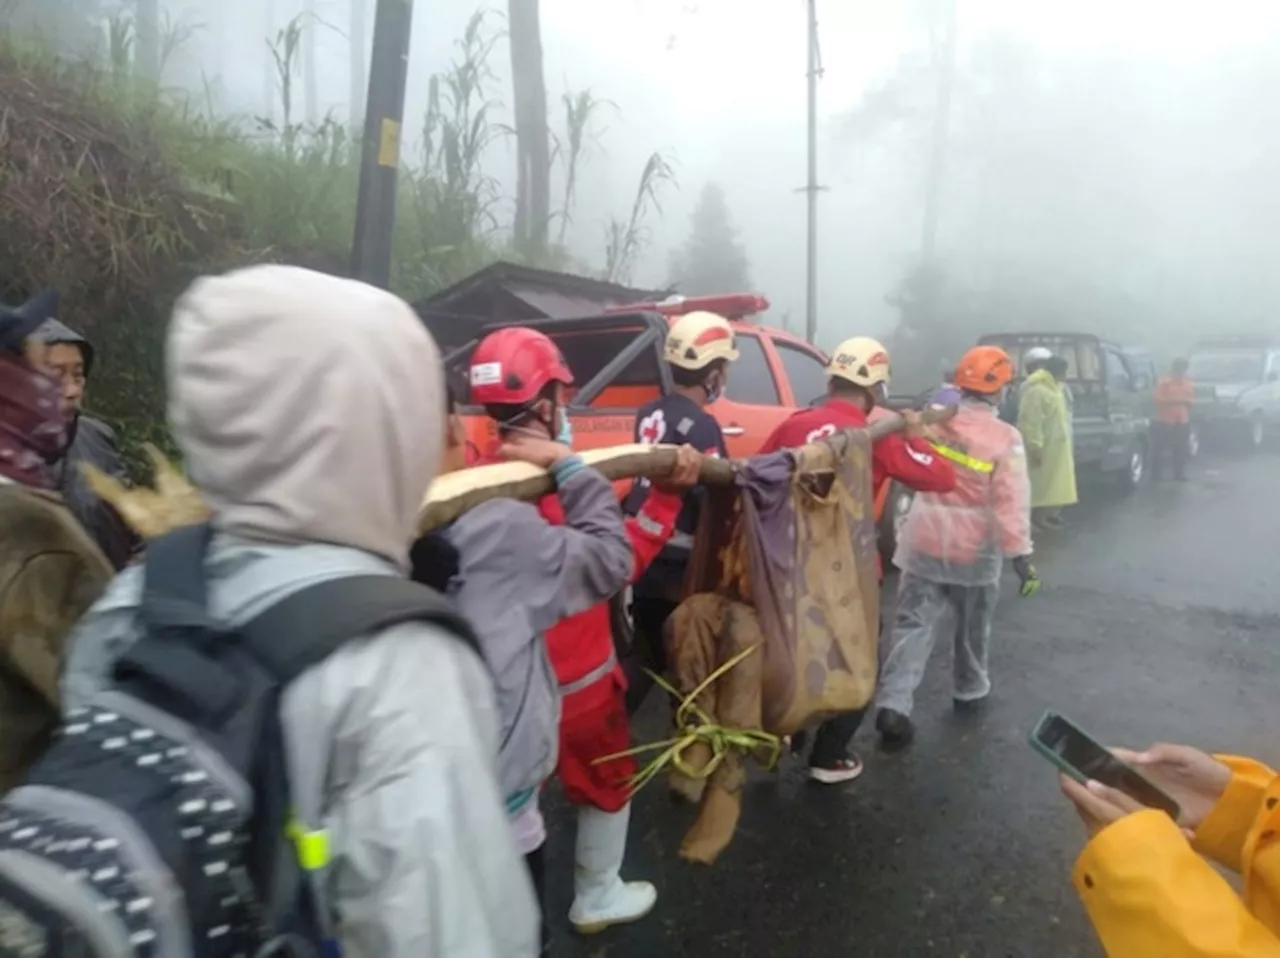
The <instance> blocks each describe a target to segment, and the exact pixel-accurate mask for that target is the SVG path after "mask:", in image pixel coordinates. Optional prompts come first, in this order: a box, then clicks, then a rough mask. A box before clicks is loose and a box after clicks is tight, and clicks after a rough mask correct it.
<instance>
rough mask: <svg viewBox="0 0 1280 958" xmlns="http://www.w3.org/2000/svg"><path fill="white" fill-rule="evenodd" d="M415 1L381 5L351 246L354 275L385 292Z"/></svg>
mask: <svg viewBox="0 0 1280 958" xmlns="http://www.w3.org/2000/svg"><path fill="white" fill-rule="evenodd" d="M412 27H413V0H378V3H377V8H376V10H375V12H374V22H373V56H372V58H371V60H370V64H371V66H370V70H369V97H368V100H367V102H366V106H365V120H364V150H363V153H362V155H361V162H360V192H359V194H358V195H357V197H356V231H355V238H354V241H353V242H352V245H351V275H352V276H354V277H355V278H356V279H360V280H364V281H365V282H366V283H370V284H372V285H374V286H381V287H382V288H383V289H385V288H387V287H388V286H389V285H390V284H391V241H392V236H393V234H394V231H395V221H396V176H397V174H398V172H399V166H400V128H401V125H402V124H403V122H404V88H405V83H406V81H407V79H408V72H409V34H410V31H411V29H412Z"/></svg>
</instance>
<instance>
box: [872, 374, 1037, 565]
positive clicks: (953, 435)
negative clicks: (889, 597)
mask: <svg viewBox="0 0 1280 958" xmlns="http://www.w3.org/2000/svg"><path fill="white" fill-rule="evenodd" d="M996 413H997V410H996V407H995V406H993V405H990V404H988V403H985V402H982V401H980V400H973V399H966V400H965V401H964V402H962V403H961V404H960V408H959V411H958V412H957V413H956V415H955V418H953V419H951V420H950V421H949V422H946V423H943V424H941V425H940V426H938V427H937V430H938V443H937V445H938V447H939V450H938V451H939V452H940V453H941V454H942V455H944V456H946V458H947V459H949V460H950V461H951V462H952V463H953V464H954V465H955V467H956V479H957V481H956V488H955V489H954V490H953V491H951V492H922V493H919V494H918V495H917V496H916V497H915V501H914V502H913V503H912V505H911V511H910V512H909V513H908V514H907V517H906V519H905V520H904V522H903V525H902V529H901V531H900V532H899V535H898V548H897V551H896V552H895V553H894V557H893V564H894V565H896V566H897V567H898V568H899V569H901V570H903V571H904V572H910V573H912V574H913V575H918V576H922V577H923V578H926V579H929V580H930V581H932V582H940V583H945V584H949V585H963V586H976V585H989V584H992V583H995V582H998V581H999V580H1000V570H1001V567H1002V566H1003V564H1004V560H1005V559H1006V558H1013V557H1015V556H1020V555H1029V554H1030V553H1031V513H1030V496H1031V487H1030V483H1029V481H1028V479H1027V462H1026V454H1025V452H1024V451H1023V447H1022V438H1021V436H1020V435H1019V434H1018V430H1017V429H1016V428H1015V427H1013V426H1011V425H1009V424H1008V423H1005V422H1002V421H1001V420H1000V419H999V417H998V416H997V414H996Z"/></svg>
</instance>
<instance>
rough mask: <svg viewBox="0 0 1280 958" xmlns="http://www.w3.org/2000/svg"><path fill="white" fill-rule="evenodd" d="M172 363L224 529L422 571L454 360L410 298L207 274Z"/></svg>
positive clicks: (180, 423) (265, 273) (264, 273)
mask: <svg viewBox="0 0 1280 958" xmlns="http://www.w3.org/2000/svg"><path fill="white" fill-rule="evenodd" d="M166 370H167V374H168V387H169V421H170V423H171V424H172V426H173V432H174V436H175V438H176V439H177V441H178V444H179V445H180V446H181V448H182V451H183V454H184V456H185V459H186V468H187V472H188V474H189V475H190V477H191V480H192V482H193V483H195V485H196V486H197V487H199V489H200V490H201V492H202V493H203V494H204V495H205V497H206V498H207V499H208V501H209V504H210V505H211V506H212V507H213V510H214V512H215V515H216V522H217V525H218V526H219V528H221V529H224V530H225V531H227V532H230V533H233V534H236V535H240V536H245V537H247V538H252V539H260V540H266V541H270V542H282V543H304V542H328V543H334V544H337V545H343V546H351V547H353V548H357V549H361V550H364V551H366V552H371V553H374V554H376V555H380V556H384V557H386V558H388V559H391V560H392V561H394V562H396V563H398V564H399V565H401V566H405V565H407V562H408V558H407V556H408V548H409V543H410V541H411V540H412V538H413V534H414V525H415V519H416V516H417V512H418V507H419V505H420V504H421V502H422V496H423V493H424V492H425V490H426V488H427V486H428V484H429V483H430V482H431V480H432V479H433V478H434V476H435V473H436V468H437V465H438V462H439V457H440V451H441V441H442V435H441V432H442V427H443V423H444V416H443V410H444V395H443V392H442V389H443V384H442V382H441V366H440V354H439V352H438V350H437V349H436V345H435V342H434V341H433V340H432V338H431V335H430V334H429V333H428V332H427V330H426V328H425V327H424V326H423V325H422V322H421V321H420V320H419V319H418V317H417V315H416V314H415V313H414V311H413V310H412V309H411V308H410V307H409V305H408V304H407V303H405V302H404V301H403V300H401V299H399V298H398V297H396V296H393V295H392V294H391V293H388V292H385V291H383V290H380V289H376V288H374V287H372V286H367V285H365V284H364V283H359V282H355V281H354V280H344V279H338V278H335V277H332V276H328V275H325V274H323V273H316V272H312V271H310V270H305V269H297V268H294V267H288V266H255V267H251V268H249V269H244V270H239V271H237V272H233V273H228V274H227V275H225V276H218V277H206V278H204V279H200V280H197V281H196V282H195V283H194V284H193V285H192V286H191V288H190V289H188V290H187V291H186V293H184V294H183V296H182V298H181V299H179V301H178V304H177V306H176V307H175V308H174V313H173V321H172V323H171V325H170V328H169V340H168V347H167V362H166Z"/></svg>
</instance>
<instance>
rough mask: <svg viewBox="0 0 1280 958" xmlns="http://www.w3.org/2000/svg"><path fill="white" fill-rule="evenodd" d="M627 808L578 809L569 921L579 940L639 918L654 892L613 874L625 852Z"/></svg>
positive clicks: (648, 907) (655, 896)
mask: <svg viewBox="0 0 1280 958" xmlns="http://www.w3.org/2000/svg"><path fill="white" fill-rule="evenodd" d="M630 821H631V806H630V805H627V806H626V807H625V808H623V809H622V810H621V811H619V812H602V811H601V810H600V809H598V808H591V807H589V806H585V805H584V806H582V807H581V808H579V809H578V844H577V853H576V855H575V865H574V869H573V907H572V908H570V909H569V921H570V922H572V923H573V927H574V929H575V930H576V931H577V932H578V933H579V934H581V935H594V934H597V933H598V932H602V931H604V930H605V929H606V928H608V927H609V926H610V925H622V924H625V923H627V922H629V921H636V920H638V919H640V918H643V917H644V916H645V915H647V914H649V912H650V911H651V910H652V909H653V906H654V903H655V902H657V900H658V892H657V889H655V888H654V887H653V886H652V885H651V884H649V883H648V882H647V881H633V882H624V881H623V880H622V879H621V878H620V877H619V876H618V872H619V871H620V870H621V868H622V856H623V854H624V853H625V852H626V850H627V825H628V823H629V822H630Z"/></svg>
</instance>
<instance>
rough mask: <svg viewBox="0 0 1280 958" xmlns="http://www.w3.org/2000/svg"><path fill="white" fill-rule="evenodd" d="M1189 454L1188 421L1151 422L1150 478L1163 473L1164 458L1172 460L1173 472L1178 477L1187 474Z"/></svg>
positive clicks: (1189, 431) (1189, 430) (1189, 429)
mask: <svg viewBox="0 0 1280 958" xmlns="http://www.w3.org/2000/svg"><path fill="white" fill-rule="evenodd" d="M1190 456H1191V425H1190V423H1169V422H1153V423H1152V424H1151V478H1153V479H1159V478H1160V477H1161V476H1163V475H1164V463H1165V460H1166V459H1172V460H1173V474H1174V476H1176V477H1177V478H1178V479H1181V478H1183V477H1184V476H1185V475H1186V474H1187V459H1188V458H1190Z"/></svg>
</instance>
